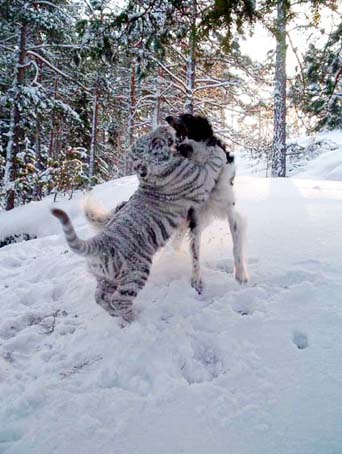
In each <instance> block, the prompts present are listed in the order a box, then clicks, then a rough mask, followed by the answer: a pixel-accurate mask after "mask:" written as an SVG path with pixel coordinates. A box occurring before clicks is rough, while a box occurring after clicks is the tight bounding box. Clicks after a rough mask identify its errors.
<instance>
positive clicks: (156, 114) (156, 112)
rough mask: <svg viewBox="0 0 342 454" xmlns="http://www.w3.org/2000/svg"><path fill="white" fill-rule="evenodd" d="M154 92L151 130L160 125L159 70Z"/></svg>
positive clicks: (159, 70)
mask: <svg viewBox="0 0 342 454" xmlns="http://www.w3.org/2000/svg"><path fill="white" fill-rule="evenodd" d="M157 71H158V74H157V81H156V89H155V90H156V91H155V95H154V106H153V112H152V129H155V128H156V127H157V126H158V125H159V123H160V105H161V91H160V85H161V68H158V70H157Z"/></svg>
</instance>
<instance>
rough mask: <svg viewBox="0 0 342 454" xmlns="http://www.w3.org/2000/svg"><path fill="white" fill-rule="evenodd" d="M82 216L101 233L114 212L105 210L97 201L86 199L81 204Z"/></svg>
mask: <svg viewBox="0 0 342 454" xmlns="http://www.w3.org/2000/svg"><path fill="white" fill-rule="evenodd" d="M83 210H84V215H85V217H86V219H87V221H88V222H89V224H91V225H92V226H93V227H95V228H96V230H98V231H102V230H103V229H104V228H105V226H106V225H107V224H108V222H109V221H110V220H111V219H112V217H113V214H114V211H115V210H106V209H105V208H104V207H103V206H102V205H101V203H100V202H99V201H98V200H95V199H94V198H93V197H87V198H86V200H85V201H84V203H83Z"/></svg>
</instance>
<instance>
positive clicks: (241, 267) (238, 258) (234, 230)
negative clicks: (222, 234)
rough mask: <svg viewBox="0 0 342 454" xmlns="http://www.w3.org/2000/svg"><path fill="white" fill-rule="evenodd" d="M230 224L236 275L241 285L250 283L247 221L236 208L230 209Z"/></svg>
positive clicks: (231, 207)
mask: <svg viewBox="0 0 342 454" xmlns="http://www.w3.org/2000/svg"><path fill="white" fill-rule="evenodd" d="M228 223H229V228H230V232H231V235H232V239H233V256H234V273H235V279H236V280H237V281H238V282H240V284H243V283H246V282H248V271H247V264H246V258H245V241H246V234H245V233H246V221H245V220H244V219H243V217H242V216H241V215H240V213H239V212H238V211H236V209H235V208H234V205H232V206H230V207H229V208H228Z"/></svg>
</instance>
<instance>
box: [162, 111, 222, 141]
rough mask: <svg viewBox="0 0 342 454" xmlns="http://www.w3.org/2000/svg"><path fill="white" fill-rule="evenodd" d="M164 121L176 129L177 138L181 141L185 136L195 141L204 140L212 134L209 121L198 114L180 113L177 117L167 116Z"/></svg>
mask: <svg viewBox="0 0 342 454" xmlns="http://www.w3.org/2000/svg"><path fill="white" fill-rule="evenodd" d="M165 121H167V123H168V124H169V125H170V126H172V127H173V129H174V130H175V131H176V135H177V138H178V139H179V140H180V141H182V140H184V139H185V138H188V139H192V140H195V141H196V142H200V141H205V140H207V139H209V138H210V137H212V136H213V135H214V133H213V128H212V126H211V124H210V123H209V121H208V120H207V119H206V118H204V117H201V116H200V115H191V114H186V113H184V114H181V115H178V116H177V117H173V116H169V117H166V118H165Z"/></svg>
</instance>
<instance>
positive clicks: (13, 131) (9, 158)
mask: <svg viewBox="0 0 342 454" xmlns="http://www.w3.org/2000/svg"><path fill="white" fill-rule="evenodd" d="M26 33H27V26H26V24H22V25H21V27H20V33H19V42H18V58H17V65H16V74H15V77H14V81H13V92H14V99H13V105H12V107H11V118H10V127H9V131H8V143H7V148H6V166H5V176H4V185H5V191H6V194H5V209H6V210H11V209H12V208H14V204H15V189H14V182H15V179H16V156H17V153H18V152H19V150H20V146H21V144H22V142H23V139H24V132H23V130H22V128H21V126H20V108H19V102H20V98H21V94H20V89H21V86H22V85H23V82H24V77H25V59H26Z"/></svg>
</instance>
